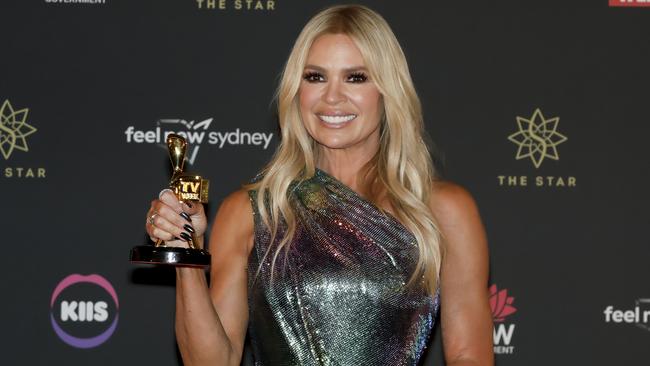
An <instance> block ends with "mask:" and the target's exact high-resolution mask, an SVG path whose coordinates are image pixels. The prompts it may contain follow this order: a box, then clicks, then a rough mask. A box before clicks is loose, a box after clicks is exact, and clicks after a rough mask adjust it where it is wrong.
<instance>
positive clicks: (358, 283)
mask: <svg viewBox="0 0 650 366" xmlns="http://www.w3.org/2000/svg"><path fill="white" fill-rule="evenodd" d="M290 191H291V194H290V201H291V205H292V207H293V209H294V212H295V214H296V220H297V223H298V225H297V231H296V234H295V236H294V239H293V242H292V243H291V249H290V251H289V252H288V253H287V254H286V256H285V254H284V251H282V252H281V254H280V255H279V256H278V257H277V259H276V264H275V268H274V274H273V278H272V279H271V258H272V253H273V250H274V248H275V247H273V248H272V251H271V254H269V255H268V256H267V257H266V258H264V254H265V253H266V250H267V249H268V247H269V245H271V243H270V234H269V232H268V231H267V230H266V228H265V226H264V225H263V223H262V222H261V219H260V217H259V208H258V207H257V205H256V200H255V197H256V194H257V193H256V192H255V191H251V192H250V197H251V202H252V203H253V211H254V220H255V239H254V240H255V243H254V248H253V250H252V252H251V255H250V258H249V267H248V273H249V275H248V277H249V290H248V302H249V335H250V339H251V343H252V346H253V356H254V359H255V365H260V366H261V365H264V366H280V365H354V366H360V365H373V366H374V365H416V364H418V362H419V360H420V358H421V356H422V354H423V351H424V349H425V347H426V344H427V341H428V339H429V335H430V333H431V330H432V327H433V323H434V320H435V314H436V312H437V311H438V305H439V297H438V296H437V295H436V296H435V297H433V296H430V295H428V294H427V293H426V292H425V291H424V290H423V289H419V288H417V289H411V288H406V287H405V286H404V285H405V284H406V282H408V279H409V278H410V275H411V273H412V272H413V269H414V268H415V264H416V263H417V258H418V256H417V248H416V246H415V244H414V243H415V240H414V237H413V235H412V234H411V233H410V232H409V231H408V230H407V229H406V228H405V227H404V226H402V225H401V224H400V223H399V222H398V221H397V220H396V219H395V218H393V217H392V216H390V215H387V214H385V213H384V212H382V211H381V210H379V209H378V208H377V207H376V206H374V205H373V204H372V203H370V202H369V201H367V200H365V199H364V198H362V197H361V196H359V195H358V194H357V193H356V192H354V191H353V190H352V189H350V188H349V187H347V186H346V185H344V184H343V183H341V182H339V181H338V180H336V179H335V178H334V177H332V176H330V175H329V174H327V173H326V172H324V171H322V170H317V171H316V174H315V175H314V176H313V177H312V178H310V179H308V180H306V181H303V182H301V183H299V184H294V185H293V186H291V187H290ZM281 235H282V233H280V234H279V235H278V236H281ZM262 260H264V263H263V265H262V267H261V270H260V272H259V273H258V267H259V264H260V261H262Z"/></svg>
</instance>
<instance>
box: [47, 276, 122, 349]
mask: <svg viewBox="0 0 650 366" xmlns="http://www.w3.org/2000/svg"><path fill="white" fill-rule="evenodd" d="M118 309H119V301H118V300H117V294H116V293H115V289H114V288H113V286H112V285H111V283H110V282H108V281H107V280H106V279H105V278H104V277H102V276H100V275H98V274H92V275H88V276H83V275H80V274H71V275H69V276H67V277H66V278H64V279H63V280H61V282H59V284H58V285H57V286H56V288H54V291H53V292H52V298H51V299H50V321H51V322H52V328H53V329H54V332H55V333H56V335H57V336H59V338H61V340H63V341H64V342H65V343H67V344H69V345H71V346H73V347H77V348H93V347H97V346H99V345H100V344H102V343H104V342H106V341H107V340H108V339H109V338H110V337H111V335H113V332H115V328H117V321H118V318H119V315H118ZM111 313H113V314H111ZM111 317H112V321H111V320H110V319H111Z"/></svg>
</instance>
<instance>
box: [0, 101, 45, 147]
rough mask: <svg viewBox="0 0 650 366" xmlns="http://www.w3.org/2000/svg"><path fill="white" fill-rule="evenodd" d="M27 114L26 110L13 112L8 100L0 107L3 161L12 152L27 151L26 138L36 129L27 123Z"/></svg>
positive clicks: (0, 137)
mask: <svg viewBox="0 0 650 366" xmlns="http://www.w3.org/2000/svg"><path fill="white" fill-rule="evenodd" d="M27 112H29V109H27V108H23V109H19V110H15V109H14V108H13V107H12V106H11V103H9V100H5V101H4V102H3V103H2V107H0V153H1V154H2V156H4V158H5V160H8V159H9V157H10V156H11V153H12V152H13V151H14V150H20V151H25V152H27V151H29V148H28V147H27V139H26V137H27V136H29V135H31V134H33V133H34V132H36V128H34V127H33V126H31V125H29V124H28V123H27Z"/></svg>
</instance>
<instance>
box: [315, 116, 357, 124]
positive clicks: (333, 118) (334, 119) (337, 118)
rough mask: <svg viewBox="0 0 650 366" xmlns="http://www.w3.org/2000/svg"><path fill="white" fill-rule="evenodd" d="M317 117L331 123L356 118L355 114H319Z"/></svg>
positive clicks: (340, 122) (344, 121) (339, 122)
mask: <svg viewBox="0 0 650 366" xmlns="http://www.w3.org/2000/svg"><path fill="white" fill-rule="evenodd" d="M318 118H319V119H320V120H321V121H323V122H325V123H328V124H332V125H340V124H343V123H346V122H350V121H352V120H353V119H355V118H357V115H356V114H342V115H339V114H337V115H327V114H319V115H318Z"/></svg>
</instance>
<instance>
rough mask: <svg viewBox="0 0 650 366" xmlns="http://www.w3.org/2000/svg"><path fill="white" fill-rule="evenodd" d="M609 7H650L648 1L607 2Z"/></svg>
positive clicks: (621, 0)
mask: <svg viewBox="0 0 650 366" xmlns="http://www.w3.org/2000/svg"><path fill="white" fill-rule="evenodd" d="M609 6H650V0H609Z"/></svg>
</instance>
